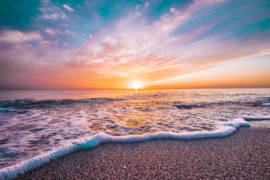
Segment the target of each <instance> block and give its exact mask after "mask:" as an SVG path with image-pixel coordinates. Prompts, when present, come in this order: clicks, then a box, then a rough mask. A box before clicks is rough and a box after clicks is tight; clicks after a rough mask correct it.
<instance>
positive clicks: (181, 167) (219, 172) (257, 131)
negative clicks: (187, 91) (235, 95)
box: [16, 127, 270, 179]
mask: <svg viewBox="0 0 270 180" xmlns="http://www.w3.org/2000/svg"><path fill="white" fill-rule="evenodd" d="M269 160H270V128H263V127H257V128H253V127H250V128H240V129H238V130H237V131H236V132H235V133H234V134H233V135H231V136H228V137H223V138H214V139H213V138H212V139H201V140H186V141H185V140H168V139H161V140H151V141H147V142H140V143H111V144H103V145H100V146H98V147H95V148H93V149H87V150H83V151H78V152H74V153H71V154H68V155H66V156H63V157H61V158H59V159H57V160H55V161H51V162H50V163H48V164H46V165H44V166H41V167H39V168H37V169H35V170H33V171H30V172H28V173H26V174H24V175H19V176H18V177H17V178H16V179H270V161H269Z"/></svg>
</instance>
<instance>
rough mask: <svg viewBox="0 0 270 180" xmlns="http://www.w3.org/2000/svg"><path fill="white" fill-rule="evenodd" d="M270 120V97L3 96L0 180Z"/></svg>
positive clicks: (149, 93)
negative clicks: (111, 147) (68, 160)
mask: <svg viewBox="0 0 270 180" xmlns="http://www.w3.org/2000/svg"><path fill="white" fill-rule="evenodd" d="M269 118H270V89H197V90H196V89H186V90H179V89H176V90H137V91H136V90H72V91H71V90H70V91H1V92H0V179H1V178H2V179H4V178H12V177H15V176H16V174H18V173H24V172H27V171H29V170H31V169H33V168H35V167H37V166H40V165H42V164H44V163H47V162H49V161H50V160H52V159H55V158H58V157H60V156H62V155H64V154H67V153H69V152H72V151H76V150H80V149H84V148H89V147H94V146H96V145H98V144H100V143H104V142H133V141H145V140H149V139H157V138H175V139H194V138H206V137H220V136H226V135H229V134H232V133H233V132H234V131H235V130H236V128H238V127H239V126H249V123H248V122H247V121H248V120H259V119H265V120H267V119H269Z"/></svg>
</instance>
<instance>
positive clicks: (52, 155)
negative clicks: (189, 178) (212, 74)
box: [0, 118, 270, 179]
mask: <svg viewBox="0 0 270 180" xmlns="http://www.w3.org/2000/svg"><path fill="white" fill-rule="evenodd" d="M257 119H261V118H257ZM269 119H270V118H269ZM249 120H250V119H249ZM253 120H256V118H253ZM249 126H250V124H249V123H248V122H247V121H246V120H245V119H244V118H235V119H233V120H232V121H228V122H219V126H218V129H217V130H214V131H199V132H198V131H197V132H184V133H173V132H158V133H148V134H144V135H132V136H110V135H107V134H105V133H98V134H96V135H94V136H91V137H83V138H80V139H77V140H75V141H70V142H68V143H66V144H64V145H62V146H60V147H58V148H56V149H54V150H52V151H49V152H47V153H44V154H42V155H39V156H36V157H34V158H31V159H29V160H26V161H23V162H21V163H19V164H16V165H13V166H9V167H6V168H3V169H1V170H0V179H12V178H15V177H16V176H17V175H18V174H23V173H26V172H28V171H30V170H33V169H35V168H37V167H39V166H42V165H44V164H46V163H48V162H50V161H51V160H54V159H57V158H59V157H61V156H64V155H66V154H68V153H71V152H75V151H78V150H83V149H87V148H93V147H95V146H98V145H99V144H103V143H111V142H142V141H148V140H152V139H201V138H216V137H224V136H228V135H231V134H232V133H233V132H235V131H236V130H237V128H239V127H249Z"/></svg>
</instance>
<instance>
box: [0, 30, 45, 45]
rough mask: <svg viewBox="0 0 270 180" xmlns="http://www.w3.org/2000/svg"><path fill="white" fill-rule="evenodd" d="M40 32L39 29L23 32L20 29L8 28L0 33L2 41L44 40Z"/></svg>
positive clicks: (0, 41) (0, 40)
mask: <svg viewBox="0 0 270 180" xmlns="http://www.w3.org/2000/svg"><path fill="white" fill-rule="evenodd" d="M42 39H43V38H42V37H41V35H40V33H39V32H37V31H28V32H21V31H18V30H14V31H10V30H6V31H3V32H2V33H1V34H0V43H22V42H27V41H39V40H42Z"/></svg>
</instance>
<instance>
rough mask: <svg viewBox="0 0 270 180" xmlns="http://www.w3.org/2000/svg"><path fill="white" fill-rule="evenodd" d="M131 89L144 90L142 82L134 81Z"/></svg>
mask: <svg viewBox="0 0 270 180" xmlns="http://www.w3.org/2000/svg"><path fill="white" fill-rule="evenodd" d="M130 87H131V88H132V89H141V88H142V83H141V82H140V81H133V82H131V83H130Z"/></svg>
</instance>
